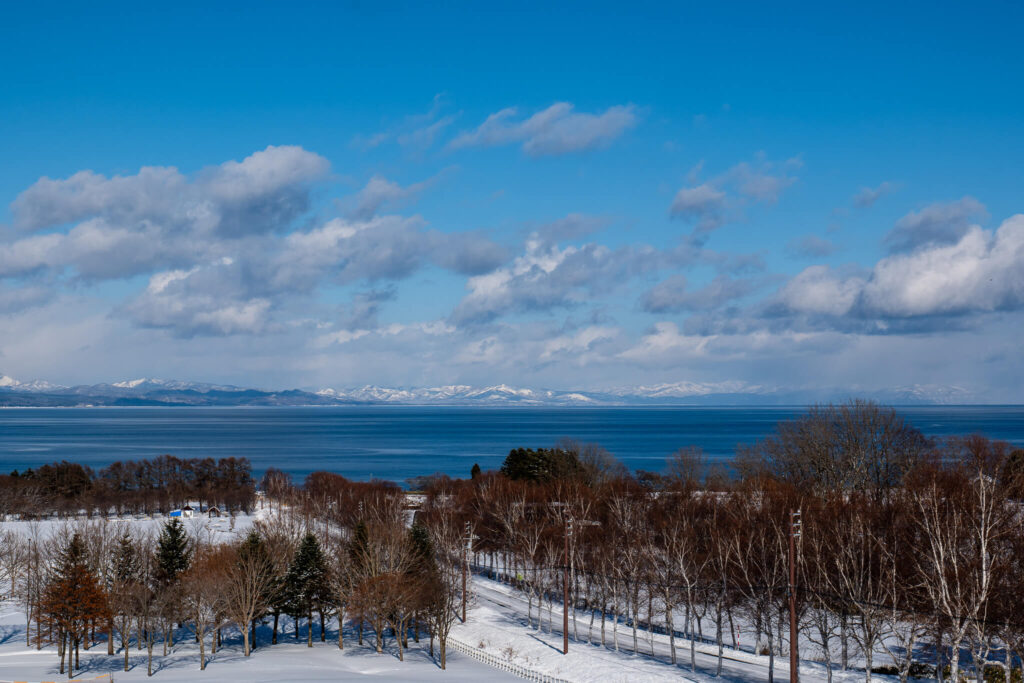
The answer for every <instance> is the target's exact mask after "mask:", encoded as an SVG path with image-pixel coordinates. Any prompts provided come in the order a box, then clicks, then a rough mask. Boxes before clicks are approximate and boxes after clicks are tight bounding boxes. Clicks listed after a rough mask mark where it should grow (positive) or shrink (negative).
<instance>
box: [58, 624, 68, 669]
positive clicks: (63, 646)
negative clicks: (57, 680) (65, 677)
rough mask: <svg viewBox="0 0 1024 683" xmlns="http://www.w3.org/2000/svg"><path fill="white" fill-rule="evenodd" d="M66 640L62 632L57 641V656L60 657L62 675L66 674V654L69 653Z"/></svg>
mask: <svg viewBox="0 0 1024 683" xmlns="http://www.w3.org/2000/svg"><path fill="white" fill-rule="evenodd" d="M66 640H67V638H66V637H65V635H64V632H63V631H62V632H61V634H60V638H59V639H58V641H57V654H59V655H60V673H64V653H65V652H66V651H67V645H66Z"/></svg>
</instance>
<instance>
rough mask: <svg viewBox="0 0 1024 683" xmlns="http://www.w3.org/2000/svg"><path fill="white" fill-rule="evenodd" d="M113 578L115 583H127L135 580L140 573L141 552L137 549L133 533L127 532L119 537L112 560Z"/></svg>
mask: <svg viewBox="0 0 1024 683" xmlns="http://www.w3.org/2000/svg"><path fill="white" fill-rule="evenodd" d="M111 565H112V566H111V569H112V570H113V571H112V572H111V575H112V576H111V578H112V580H113V583H114V584H115V585H122V586H123V585H126V584H128V583H131V582H132V581H135V580H136V579H137V578H138V575H139V554H138V552H137V551H136V550H135V544H134V543H133V541H132V537H131V534H129V533H128V532H125V533H124V534H122V535H121V537H120V538H118V539H117V547H116V548H114V556H113V558H112V560H111Z"/></svg>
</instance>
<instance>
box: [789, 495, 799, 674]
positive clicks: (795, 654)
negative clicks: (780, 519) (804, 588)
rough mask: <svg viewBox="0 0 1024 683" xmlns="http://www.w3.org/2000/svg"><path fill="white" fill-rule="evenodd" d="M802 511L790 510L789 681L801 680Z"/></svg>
mask: <svg viewBox="0 0 1024 683" xmlns="http://www.w3.org/2000/svg"><path fill="white" fill-rule="evenodd" d="M800 531H801V522H800V511H799V510H797V511H795V512H794V511H793V510H790V511H789V683H798V682H799V680H800V651H799V648H798V645H799V637H800V636H799V632H798V630H797V627H796V539H797V538H799V537H800Z"/></svg>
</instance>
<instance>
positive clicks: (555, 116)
mask: <svg viewBox="0 0 1024 683" xmlns="http://www.w3.org/2000/svg"><path fill="white" fill-rule="evenodd" d="M518 114H519V111H518V110H517V109H516V108H515V107H509V108H507V109H502V110H501V111H498V112H495V113H494V114H491V115H490V116H488V117H487V119H486V120H485V121H484V122H483V123H481V124H480V125H479V126H478V127H477V128H475V129H473V130H469V131H464V132H463V133H461V134H460V135H458V136H457V137H456V138H455V139H453V140H452V141H451V142H450V143H449V147H450V148H451V149H461V148H465V147H493V146H497V145H508V144H520V143H521V144H522V148H523V151H524V152H526V153H527V154H528V155H530V156H534V157H538V156H550V155H559V154H567V153H569V152H582V151H586V150H591V149H598V148H601V147H606V146H608V145H609V144H611V142H612V141H613V140H615V139H616V138H617V137H619V136H620V135H622V133H624V132H625V131H626V130H628V129H629V128H632V127H633V126H634V125H635V124H636V120H637V116H636V112H635V109H634V107H633V106H632V105H624V106H621V105H620V106H614V107H609V108H608V109H606V110H605V111H604V112H602V113H600V114H588V113H582V112H574V111H573V105H572V104H570V103H568V102H557V103H555V104H553V105H551V106H550V107H548V108H547V109H544V110H543V111H539V112H537V113H536V114H534V115H532V116H530V117H528V118H526V119H517V117H518Z"/></svg>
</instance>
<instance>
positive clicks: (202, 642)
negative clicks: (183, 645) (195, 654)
mask: <svg viewBox="0 0 1024 683" xmlns="http://www.w3.org/2000/svg"><path fill="white" fill-rule="evenodd" d="M196 636H198V638H199V670H200V671H206V638H204V637H203V634H201V633H200V632H199V629H196Z"/></svg>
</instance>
